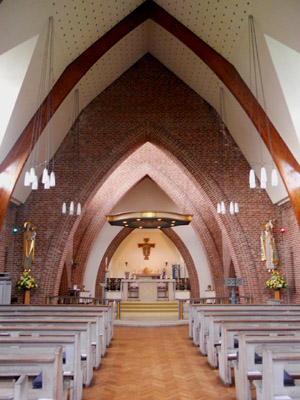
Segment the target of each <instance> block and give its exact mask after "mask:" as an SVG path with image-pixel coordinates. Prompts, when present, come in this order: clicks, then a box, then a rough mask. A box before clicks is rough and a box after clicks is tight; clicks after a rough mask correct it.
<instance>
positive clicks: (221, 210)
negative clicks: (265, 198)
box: [217, 88, 239, 215]
mask: <svg viewBox="0 0 300 400" xmlns="http://www.w3.org/2000/svg"><path fill="white" fill-rule="evenodd" d="M224 117H225V104H224V90H223V88H220V131H221V132H220V134H221V152H220V154H221V157H222V160H221V163H222V164H221V168H222V170H223V171H224V170H225V168H227V169H228V187H229V188H230V189H231V190H232V188H233V185H232V166H231V154H230V145H231V140H230V138H229V135H228V133H227V131H226V128H225V124H224ZM226 149H227V151H226ZM224 161H225V162H224ZM224 164H225V165H224ZM217 213H218V214H221V215H225V214H226V206H225V202H224V201H221V202H219V203H218V204H217ZM229 213H230V214H231V215H235V214H238V213H239V205H238V203H237V202H234V201H230V202H229Z"/></svg>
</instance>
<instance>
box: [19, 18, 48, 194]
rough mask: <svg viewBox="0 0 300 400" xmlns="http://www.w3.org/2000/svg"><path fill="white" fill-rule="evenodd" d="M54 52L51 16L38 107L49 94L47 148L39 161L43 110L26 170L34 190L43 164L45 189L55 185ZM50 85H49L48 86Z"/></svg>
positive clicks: (36, 120)
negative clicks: (43, 156) (29, 162)
mask: <svg viewBox="0 0 300 400" xmlns="http://www.w3.org/2000/svg"><path fill="white" fill-rule="evenodd" d="M53 54H54V31H53V17H50V18H49V24H48V30H47V37H46V43H45V49H44V56H43V64H42V71H41V77H40V84H39V91H38V101H37V107H39V106H40V104H41V103H42V101H43V99H44V98H45V97H46V95H47V94H48V93H49V95H48V101H47V116H46V118H47V121H48V123H47V126H46V149H45V161H44V162H42V163H40V162H39V149H38V143H37V142H38V138H39V136H40V134H41V120H42V117H43V116H42V111H41V109H40V111H39V112H38V113H37V114H36V116H35V118H34V124H33V129H32V134H31V143H30V153H32V154H33V156H32V163H31V168H30V169H29V171H26V172H25V179H24V186H30V185H31V188H32V190H37V189H38V174H36V169H37V168H39V167H41V166H43V167H44V168H43V174H42V183H43V185H44V188H45V189H50V187H54V186H55V173H54V144H53V122H52V119H51V116H52V115H53V95H52V94H51V89H52V87H53V83H54V77H53ZM47 86H48V87H47ZM50 154H53V157H52V168H51V169H52V171H51V172H50Z"/></svg>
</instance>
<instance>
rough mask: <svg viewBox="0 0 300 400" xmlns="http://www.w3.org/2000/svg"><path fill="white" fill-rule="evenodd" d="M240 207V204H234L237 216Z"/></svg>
mask: <svg viewBox="0 0 300 400" xmlns="http://www.w3.org/2000/svg"><path fill="white" fill-rule="evenodd" d="M239 211H240V210H239V205H238V203H234V213H235V214H238V213H239Z"/></svg>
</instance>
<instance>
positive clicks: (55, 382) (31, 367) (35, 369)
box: [0, 347, 67, 400]
mask: <svg viewBox="0 0 300 400" xmlns="http://www.w3.org/2000/svg"><path fill="white" fill-rule="evenodd" d="M62 361H63V360H62V348H61V347H47V348H43V349H37V348H34V349H30V353H28V350H25V349H19V348H18V349H12V348H8V349H1V351H0V376H1V377H4V376H6V377H8V376H17V377H18V376H21V375H34V376H36V375H39V374H40V373H42V376H43V383H42V387H41V388H40V389H31V388H30V387H29V388H28V397H29V398H30V399H32V400H34V399H41V398H44V399H45V398H47V399H53V400H66V399H67V390H66V388H65V387H64V385H63V373H62Z"/></svg>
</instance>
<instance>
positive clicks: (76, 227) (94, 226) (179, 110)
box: [22, 57, 277, 301]
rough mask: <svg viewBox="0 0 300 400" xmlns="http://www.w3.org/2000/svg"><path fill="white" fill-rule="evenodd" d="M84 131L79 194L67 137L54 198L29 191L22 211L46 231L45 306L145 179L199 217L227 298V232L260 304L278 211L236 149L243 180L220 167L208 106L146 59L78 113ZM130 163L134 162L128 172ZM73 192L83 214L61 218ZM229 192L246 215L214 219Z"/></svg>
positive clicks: (199, 230)
mask: <svg viewBox="0 0 300 400" xmlns="http://www.w3.org/2000/svg"><path fill="white" fill-rule="evenodd" d="M80 127H81V128H80V135H81V139H82V140H81V154H82V155H84V156H83V157H82V158H81V177H80V178H81V179H80V185H78V189H77V190H76V191H75V192H74V188H73V187H72V184H71V179H70V171H71V167H70V164H71V161H72V149H71V146H70V143H69V140H68V139H69V138H68V137H67V138H66V139H65V140H64V142H63V143H62V145H61V146H60V149H59V151H58V152H57V154H56V166H57V182H64V186H63V187H57V188H55V189H54V190H53V191H52V192H51V193H47V194H45V193H44V192H43V190H42V189H41V190H38V191H37V192H35V193H32V194H31V195H30V198H29V199H28V201H27V202H26V204H25V206H24V211H23V214H22V215H24V216H26V215H30V218H31V219H32V220H34V221H35V223H36V224H37V225H39V224H40V226H41V227H42V229H41V231H42V232H41V231H40V236H39V238H40V241H39V246H40V247H39V249H37V250H38V251H37V255H39V257H36V260H38V261H37V262H39V264H37V263H36V265H38V268H39V269H40V276H37V275H36V276H37V279H39V281H43V282H45V284H44V286H43V288H41V290H40V292H39V293H40V298H41V300H44V296H45V295H48V294H57V293H58V290H59V284H60V277H61V273H62V268H63V263H64V262H65V261H66V259H67V257H69V256H70V253H71V255H73V256H74V254H75V255H76V258H77V256H78V257H80V258H81V260H83V261H84V260H85V259H87V256H88V252H89V246H90V243H92V242H93V240H94V238H95V237H96V235H97V233H98V232H99V229H101V227H102V226H103V224H104V223H105V215H106V214H108V213H109V212H110V211H111V209H112V207H113V206H114V205H116V204H117V202H118V201H119V200H120V199H121V198H122V196H123V195H124V194H125V193H126V192H127V191H128V190H130V188H131V187H132V185H134V183H135V182H137V181H138V180H139V179H141V178H142V177H143V176H144V175H145V174H148V175H149V176H150V177H151V178H152V179H153V180H154V181H155V182H156V183H157V184H158V185H159V186H160V187H161V188H162V189H163V190H165V192H166V193H168V194H169V196H170V197H171V198H172V199H173V200H174V201H175V203H177V204H178V205H179V206H180V207H181V208H182V209H183V210H184V211H188V212H192V213H194V218H193V222H192V224H193V228H194V230H195V232H196V234H197V235H198V237H199V240H201V241H202V243H203V248H204V250H205V254H206V257H207V259H208V260H209V264H210V269H211V274H212V277H213V283H214V286H215V287H216V288H219V289H218V290H220V293H221V291H222V290H223V288H222V285H221V281H222V277H223V271H222V260H221V258H222V251H221V249H222V240H223V239H222V236H223V237H224V240H225V241H226V244H227V247H228V251H229V252H230V255H231V258H232V260H233V263H234V266H235V270H236V273H237V275H238V277H244V278H246V279H245V287H244V288H243V290H244V291H245V293H246V294H247V295H255V297H256V300H257V301H260V300H261V298H262V296H263V287H264V284H263V281H264V280H265V277H264V276H262V274H261V271H260V269H261V264H260V261H259V260H257V258H258V257H257V258H254V255H255V254H259V240H258V239H256V234H257V232H260V230H261V225H262V223H263V222H265V219H272V218H274V217H275V218H276V217H277V214H276V207H275V206H273V205H272V204H271V202H270V200H269V199H268V196H267V195H266V194H265V193H260V192H258V191H250V189H249V187H248V171H249V165H248V163H247V162H246V160H245V159H244V157H243V156H242V154H241V152H240V151H239V149H238V148H237V146H235V145H234V143H233V144H232V146H231V147H230V148H231V151H232V153H233V154H232V160H231V167H232V169H233V170H234V171H236V172H237V174H236V177H234V179H233V181H232V182H231V185H229V184H228V179H226V173H227V171H226V170H225V169H224V163H222V161H220V159H221V156H220V131H219V119H218V117H217V114H216V112H215V111H214V110H213V109H212V108H211V107H210V106H209V105H208V104H207V103H205V102H204V101H203V100H202V99H201V98H200V97H199V96H198V95H197V94H196V93H195V92H193V91H191V90H190V89H189V88H188V87H187V86H186V85H185V84H184V83H183V82H182V81H180V80H178V79H177V78H176V77H175V76H174V75H173V74H172V73H171V72H170V71H168V70H166V69H165V68H164V67H162V65H161V64H160V63H159V62H158V61H156V60H154V59H153V58H151V57H150V58H149V57H145V58H143V59H141V60H140V61H139V63H137V64H136V65H135V66H133V67H132V68H131V69H130V70H128V71H127V72H126V73H125V74H124V75H122V76H121V77H120V78H119V79H118V80H117V81H116V82H114V84H113V85H111V86H110V87H109V88H107V89H106V90H105V91H104V92H103V93H102V94H101V95H100V96H98V97H97V98H96V99H95V100H94V101H93V102H92V103H91V104H90V105H89V106H88V107H87V108H86V109H85V110H84V111H83V112H82V113H81V116H80ZM69 134H70V133H69ZM147 143H149V144H151V146H152V148H153V149H154V150H155V151H153V152H152V153H153V154H152V153H151V152H150V156H151V157H149V154H147V152H146V153H145V151H144V152H143V150H145V149H146V148H147V146H146V145H145V144H147ZM130 160H131V161H132V160H135V164H134V165H131V166H130ZM139 168H141V170H140V169H139ZM114 173H116V174H114ZM122 174H123V175H122ZM112 177H115V178H116V180H115V181H114V180H110V178H112ZM120 178H122V179H123V181H122V182H120V181H119V179H120ZM107 182H110V187H108V189H107V188H106V186H105V184H106V183H107ZM112 188H113V189H114V190H113V192H111V189H112ZM68 196H69V197H70V198H71V196H72V199H74V201H75V202H77V201H78V200H80V202H81V204H82V205H83V214H82V216H81V217H80V218H76V219H75V218H71V217H69V218H68V217H65V216H61V213H60V210H61V203H62V202H63V201H65V200H66V198H67V197H68ZM231 196H234V197H235V199H236V200H237V201H239V202H240V203H243V204H245V207H244V209H243V208H242V206H241V213H240V215H239V216H236V217H231V216H229V215H226V216H220V215H217V214H216V211H215V206H216V204H217V202H219V201H225V202H226V204H227V206H228V200H229V198H230V197H231ZM36 204H43V207H42V208H37V207H36ZM258 205H259V206H258ZM44 210H47V213H45V212H44ZM254 214H255V219H251V224H249V218H251V217H252V216H253V215H254ZM41 238H42V240H41ZM84 244H86V246H84ZM70 249H71V250H70ZM73 249H74V251H73ZM80 265H81V266H82V268H84V264H82V263H81V264H80ZM77 269H78V270H79V268H77ZM81 273H83V271H81ZM78 278H80V276H78ZM259 279H260V280H261V282H260V283H261V284H260V285H259Z"/></svg>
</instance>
